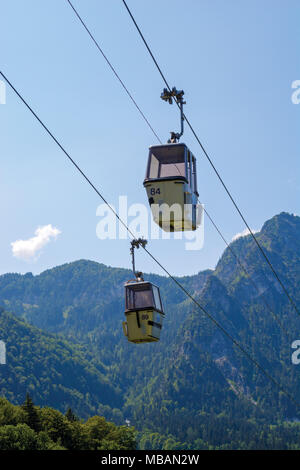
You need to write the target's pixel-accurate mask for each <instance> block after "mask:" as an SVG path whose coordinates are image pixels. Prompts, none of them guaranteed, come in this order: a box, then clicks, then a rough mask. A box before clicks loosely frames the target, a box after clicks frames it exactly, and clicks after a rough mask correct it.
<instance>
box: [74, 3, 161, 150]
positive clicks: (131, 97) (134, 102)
mask: <svg viewBox="0 0 300 470" xmlns="http://www.w3.org/2000/svg"><path fill="white" fill-rule="evenodd" d="M67 2H68V4H69V5H70V7H71V8H72V10H73V11H74V13H75V15H76V16H77V18H78V19H79V21H80V23H81V24H82V26H83V27H84V29H85V30H86V32H87V33H88V35H89V36H90V38H91V39H92V41H93V43H94V44H95V46H96V47H97V49H98V50H99V52H100V53H101V54H102V56H103V58H104V59H105V61H106V63H107V64H108V66H109V67H110V69H111V70H112V72H113V74H114V75H115V76H116V78H117V79H118V80H119V82H120V83H121V85H122V87H123V88H124V90H125V92H126V93H127V95H128V96H129V98H130V99H131V101H132V102H133V104H134V106H135V107H136V108H137V110H138V112H139V113H140V115H141V116H142V118H143V119H144V121H145V122H146V124H147V125H148V127H149V128H150V129H151V131H152V132H153V134H154V135H155V137H156V138H157V140H158V141H159V142H160V143H161V144H162V141H161V140H160V138H159V136H158V135H157V133H156V132H155V130H154V129H153V127H152V126H151V124H150V122H149V121H148V119H147V118H146V116H145V114H144V113H143V111H142V110H141V108H140V107H139V105H138V104H137V102H136V100H135V99H134V98H133V96H132V94H131V93H130V91H129V90H128V88H127V87H126V85H125V84H124V82H123V80H122V79H121V78H120V75H119V74H118V73H117V72H116V69H115V68H114V67H113V65H112V64H111V62H110V61H109V60H108V58H107V56H106V55H105V54H104V52H103V50H102V49H101V47H100V45H99V43H98V41H96V39H95V37H94V35H93V34H92V33H91V31H90V30H89V28H88V27H87V25H86V23H85V22H84V21H83V19H82V18H81V16H80V15H79V13H78V11H77V10H76V8H75V7H74V5H73V4H72V3H71V1H70V0H67Z"/></svg>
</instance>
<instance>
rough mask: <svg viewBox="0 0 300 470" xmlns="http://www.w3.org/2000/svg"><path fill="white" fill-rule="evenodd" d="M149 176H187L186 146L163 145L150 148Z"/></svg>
mask: <svg viewBox="0 0 300 470" xmlns="http://www.w3.org/2000/svg"><path fill="white" fill-rule="evenodd" d="M150 152H151V153H150V163H149V169H148V178H167V177H172V176H174V177H176V176H182V177H185V178H186V176H187V175H186V164H185V147H184V146H183V145H174V146H170V147H169V146H162V147H156V148H153V149H151V150H150Z"/></svg>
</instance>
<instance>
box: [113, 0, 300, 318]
mask: <svg viewBox="0 0 300 470" xmlns="http://www.w3.org/2000/svg"><path fill="white" fill-rule="evenodd" d="M122 2H123V4H124V6H125V8H126V10H127V11H128V13H129V16H130V18H131V19H132V21H133V23H134V25H135V27H136V29H137V31H138V33H139V35H140V37H141V39H142V41H143V42H144V44H145V46H146V48H147V50H148V52H149V54H150V56H151V58H152V60H153V62H154V64H155V66H156V68H157V70H158V71H159V73H160V75H161V77H162V79H163V81H164V83H165V84H166V86H167V88H168V90H169V91H170V92H171V91H172V90H171V87H170V85H169V83H168V82H167V80H166V78H165V75H164V74H163V72H162V70H161V68H160V66H159V65H158V62H157V60H156V59H155V57H154V55H153V53H152V51H151V49H150V47H149V46H148V43H147V41H146V39H145V37H144V35H143V33H142V31H141V29H140V28H139V26H138V24H137V22H136V21H135V18H134V16H133V14H132V13H131V11H130V9H129V7H128V5H127V3H126V1H125V0H122ZM175 103H176V104H177V106H178V108H179V109H180V105H179V103H178V102H177V100H176V99H175ZM183 117H184V120H185V121H186V123H187V125H188V126H189V128H190V130H191V131H192V134H193V135H194V137H195V139H196V140H197V142H198V144H199V145H200V147H201V149H202V151H203V153H204V155H205V156H206V158H207V160H208V161H209V163H210V165H211V166H212V168H213V170H214V172H215V174H216V175H217V177H218V179H219V181H220V182H221V184H222V186H223V188H224V189H225V191H226V193H227V195H228V196H229V198H230V200H231V202H232V203H233V205H234V207H235V209H236V210H237V212H238V214H239V216H240V217H241V219H242V220H243V222H244V224H245V225H246V227H247V229H248V230H249V234H251V236H252V238H253V240H254V241H255V243H256V245H257V247H258V249H259V250H260V252H261V254H262V255H263V257H264V259H265V261H266V262H267V264H268V265H269V267H270V269H271V271H272V272H273V274H274V276H275V278H276V279H277V281H278V283H279V284H280V286H281V288H282V290H283V291H284V293H285V295H286V296H287V298H288V300H289V302H290V303H291V305H292V306H293V308H294V310H295V311H296V313H297V315H299V317H300V311H299V309H298V307H297V305H296V304H295V302H294V301H293V299H292V298H291V296H290V294H289V292H288V290H287V289H286V287H285V286H284V284H283V282H282V281H281V279H280V277H279V275H278V274H277V272H276V270H275V269H274V267H273V265H272V263H271V261H270V260H269V258H268V256H267V255H266V253H265V251H264V249H263V248H262V246H261V245H260V243H259V242H258V240H257V238H256V236H255V235H254V233H253V231H252V230H251V228H250V226H249V224H248V222H247V221H246V219H245V217H244V215H243V214H242V212H241V210H240V208H239V207H238V205H237V203H236V202H235V200H234V198H233V196H232V195H231V193H230V191H229V189H228V188H227V186H226V184H225V182H224V180H223V179H222V177H221V175H220V173H219V172H218V170H217V169H216V167H215V165H214V163H213V161H212V160H211V158H210V156H209V155H208V153H207V151H206V149H205V148H204V146H203V144H202V142H201V141H200V139H199V137H198V135H197V134H196V132H195V130H194V129H193V127H192V125H191V123H190V121H189V120H188V118H187V117H186V115H185V114H184V113H183Z"/></svg>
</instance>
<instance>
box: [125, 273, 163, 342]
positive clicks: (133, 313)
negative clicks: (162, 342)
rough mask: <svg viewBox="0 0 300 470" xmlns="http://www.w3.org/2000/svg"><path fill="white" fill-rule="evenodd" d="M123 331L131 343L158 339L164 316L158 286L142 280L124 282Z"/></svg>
mask: <svg viewBox="0 0 300 470" xmlns="http://www.w3.org/2000/svg"><path fill="white" fill-rule="evenodd" d="M125 316H126V322H123V331H124V334H125V336H127V339H128V341H130V342H132V343H150V342H153V341H159V338H160V332H161V328H162V322H163V317H164V312H163V307H162V302H161V298H160V292H159V288H158V287H157V286H155V285H154V284H152V283H151V282H145V281H143V280H134V281H128V282H126V284H125Z"/></svg>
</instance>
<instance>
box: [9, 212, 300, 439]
mask: <svg viewBox="0 0 300 470" xmlns="http://www.w3.org/2000/svg"><path fill="white" fill-rule="evenodd" d="M256 237H257V238H258V240H259V241H260V243H261V244H262V246H263V247H264V250H265V251H266V253H267V255H268V257H269V259H270V261H271V263H272V265H273V266H274V268H275V269H276V271H277V272H278V274H279V276H280V278H281V279H282V281H283V282H284V285H285V286H286V288H287V289H288V291H289V293H290V295H291V296H292V298H293V299H294V301H295V302H296V304H297V305H299V303H300V302H299V300H300V296H299V280H300V218H299V217H297V216H294V215H290V214H287V213H281V214H279V215H277V216H275V217H273V218H272V219H270V220H269V221H267V222H266V223H265V224H264V225H263V227H262V229H261V231H260V232H258V233H257V234H256ZM231 249H232V250H233V251H234V252H235V253H236V255H237V256H238V257H239V258H240V259H241V261H242V263H243V264H244V265H246V267H247V271H248V272H249V273H250V274H251V280H250V279H249V277H248V275H247V274H245V272H244V270H243V268H242V267H241V266H240V264H239V263H238V262H237V260H236V258H235V257H234V256H233V255H232V252H231V250H230V249H228V248H227V249H226V250H225V251H224V253H223V255H222V257H221V258H220V260H219V262H218V264H217V266H216V269H215V270H214V271H212V270H207V271H204V272H200V273H198V274H197V275H195V276H187V277H184V278H181V279H180V282H181V283H182V284H183V285H184V287H185V288H186V289H187V290H188V291H189V292H190V293H191V294H193V295H194V296H195V298H196V299H197V300H198V301H199V302H200V304H201V305H202V306H203V307H204V308H205V309H206V311H207V312H209V314H211V315H213V317H214V318H215V319H216V320H217V321H218V322H219V323H220V324H221V325H222V326H223V327H224V328H225V329H226V331H228V332H229V334H230V335H231V336H232V337H234V338H235V340H237V341H238V342H239V343H240V344H242V345H243V348H245V349H246V350H247V351H248V352H249V353H250V354H251V355H252V356H253V357H254V358H255V360H256V361H258V362H259V363H260V364H261V366H262V367H263V368H265V370H267V371H268V373H270V374H271V375H272V376H273V377H274V379H275V380H276V381H278V382H279V383H281V384H282V385H283V386H284V388H285V389H286V390H287V391H288V392H289V393H290V394H291V395H293V396H294V397H295V399H297V400H298V401H300V392H299V391H300V381H299V377H300V369H299V367H300V366H298V368H297V366H295V365H293V364H292V363H291V354H292V350H291V343H292V341H294V340H296V339H300V318H299V316H298V315H297V313H296V312H295V310H294V309H293V307H292V306H291V304H290V302H289V301H288V299H287V297H286V295H285V294H284V293H283V291H282V289H281V287H280V285H279V284H278V282H277V280H276V279H275V277H274V275H273V274H272V272H271V270H270V268H269V267H268V266H267V264H266V262H265V261H264V260H263V257H262V255H261V254H260V253H259V251H258V249H257V247H256V245H255V243H254V241H253V240H252V237H251V236H244V237H240V238H238V239H237V240H236V241H234V242H232V243H231ZM131 277H132V274H131V273H130V271H128V270H125V269H117V268H110V267H107V266H104V265H102V264H98V263H95V262H91V261H84V260H81V261H77V262H74V263H69V264H66V265H63V266H59V267H56V268H53V269H50V270H48V271H45V272H44V273H42V274H40V275H38V276H33V275H32V274H30V273H29V274H26V275H19V274H6V275H3V276H0V304H1V305H3V307H5V309H6V310H9V311H11V312H14V314H16V315H17V316H18V317H20V318H22V320H25V321H26V322H28V323H31V324H32V325H35V326H36V327H38V328H41V329H42V330H43V331H44V332H47V334H46V333H42V332H40V333H39V334H40V335H46V336H45V337H47V338H48V336H49V334H51V335H54V336H53V341H65V340H67V341H68V345H71V344H72V345H73V347H74V348H76V350H77V349H78V348H79V349H80V348H82V351H81V352H82V354H83V355H85V356H84V357H87V356H86V355H88V356H89V357H90V361H91V364H93V367H95V368H96V369H97V374H100V373H101V379H99V380H100V382H101V386H103V383H102V379H103V377H105V380H106V381H107V382H105V383H109V386H110V387H111V388H112V390H113V392H112V394H111V397H110V399H109V400H107V401H106V402H105V401H104V400H102V396H101V393H100V394H99V407H100V408H99V410H102V411H103V413H104V414H105V416H106V417H107V418H110V419H112V420H114V421H115V422H119V423H120V422H122V420H124V419H125V418H129V419H130V420H131V422H132V424H133V425H134V426H135V427H136V428H137V429H139V430H141V431H143V437H142V438H141V442H144V444H143V445H145V446H151V445H159V446H162V445H163V444H162V442H163V441H164V442H166V440H167V437H166V436H168V435H171V436H172V438H171V440H172V442H173V444H172V445H175V446H176V445H179V446H180V445H183V444H184V443H185V445H191V446H193V445H197V446H200V447H201V446H202V445H203V446H204V447H205V446H206V447H207V446H209V445H213V446H215V447H222V446H225V447H226V446H229V447H234V446H239V445H240V444H239V443H243V445H246V446H247V444H246V442H247V439H248V441H249V442H250V440H251V436H252V437H253V436H254V435H255V436H256V437H255V439H254V438H253V439H254V440H253V442H252V444H251V445H256V444H254V442H256V443H257V442H260V440H261V439H262V438H260V437H259V436H260V434H259V429H261V427H262V426H269V424H270V423H276V424H278V423H284V422H285V421H292V420H294V419H295V418H296V417H298V418H300V414H299V410H297V409H296V406H295V405H294V404H293V403H292V402H291V401H290V400H289V399H288V398H287V397H286V396H285V395H284V393H282V391H280V390H279V389H277V388H276V387H275V386H274V384H272V383H271V382H270V381H269V380H268V379H267V378H266V377H265V376H264V375H263V374H262V373H261V372H259V371H258V370H257V368H256V367H255V366H254V365H253V363H251V362H249V359H248V358H247V357H245V355H243V354H242V353H241V351H240V350H239V349H238V348H237V347H236V346H234V345H233V343H232V342H231V341H230V340H229V339H228V338H227V337H226V336H225V335H224V333H223V332H222V331H221V330H220V329H218V328H217V327H216V326H215V325H214V323H213V322H212V321H211V320H210V319H209V318H207V316H205V314H204V313H203V311H201V310H200V309H199V308H198V307H197V306H196V305H195V304H194V303H193V302H191V300H190V299H188V298H186V296H185V294H184V293H183V292H182V291H181V290H180V289H179V288H178V287H177V286H176V284H174V282H173V281H172V280H171V279H167V278H165V277H163V276H157V275H145V277H146V278H147V279H149V280H151V281H153V282H155V283H156V284H157V285H159V286H160V288H161V294H162V297H163V300H164V304H165V310H166V313H167V315H166V320H165V323H164V327H163V330H162V336H161V341H160V342H159V343H157V344H148V345H134V344H130V343H128V342H127V340H126V338H125V337H124V336H123V333H122V328H121V322H122V320H123V309H124V299H123V295H124V293H123V284H124V282H125V281H126V280H128V279H129V278H131ZM14 321H17V320H14ZM57 335H60V339H58V338H57ZM8 338H9V334H8V332H7V339H8ZM51 338H52V336H51ZM54 338H55V339H54ZM0 339H1V337H0ZM15 341H16V342H18V339H17V338H16V339H15ZM36 341H37V338H36ZM43 341H44V340H43ZM69 347H71V346H69ZM8 349H9V348H8ZM26 354H27V353H26ZM26 354H25V355H26ZM71 355H73V353H71ZM37 357H38V356H37ZM100 364H101V366H100ZM101 367H102V368H103V369H101ZM83 368H84V367H83ZM0 371H1V370H0ZM81 374H82V371H81V372H79V373H78V374H77V375H78V376H80V375H81ZM97 374H96V375H97ZM30 377H31V376H30ZM93 377H94V374H93ZM30 380H34V379H33V378H31V379H30V378H28V379H27V382H26V384H27V386H28V385H29V384H30ZM50 382H51V380H50ZM8 383H9V382H8ZM14 386H15V385H14V382H11V385H7V384H6V388H5V393H4V395H5V396H7V397H9V398H12V399H13V398H15V399H17V400H19V395H18V394H17V393H15V390H14ZM76 387H77V385H76ZM87 388H88V381H87ZM2 390H3V389H2ZM9 393H11V394H12V395H9ZM36 393H37V396H36V397H35V396H34V393H32V394H33V398H34V400H35V401H36V402H37V404H39V402H40V400H42V397H41V396H40V395H38V387H36ZM2 394H3V393H2ZM104 396H105V394H104ZM93 400H94V398H93ZM93 403H94V402H93ZM80 404H81V405H80ZM51 406H55V407H57V408H59V409H61V402H60V403H55V400H54V402H53V403H51ZM78 406H79V410H78V408H77V410H78V411H77V412H79V414H80V413H81V412H82V414H84V413H86V410H87V408H86V407H87V406H88V405H87V404H86V398H81V400H79V401H78ZM81 406H82V410H80V407H81ZM92 406H94V404H93V405H92ZM268 429H269V428H268ZM276 429H277V430H278V433H279V434H278V433H277V431H276V433H277V434H276V436H277V437H278V436H279V437H278V439H279V440H278V442H283V441H284V438H283V441H280V439H281V437H280V436H281V434H280V433H281V431H282V432H283V433H285V432H286V429H285V430H280V429H281V428H280V427H279V428H276ZM268 432H269V431H267V430H266V433H268ZM274 432H275V431H274ZM153 433H154V434H153ZM155 433H158V435H159V436H165V437H164V438H162V440H160V439H158V438H157V435H155ZM150 435H151V436H152V437H149V436H150ZM145 436H148V437H147V438H145ZM153 436H154V437H153ZM273 437H274V436H273ZM277 437H276V439H277ZM274 439H275V437H274ZM177 441H178V442H177ZM153 442H159V444H153ZM174 442H175V444H174ZM176 442H177V444H176ZM249 442H248V444H249ZM276 442H277V441H276ZM241 445H242V444H241ZM249 445H250V444H249ZM278 445H279V444H278ZM282 445H283V444H282Z"/></svg>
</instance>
